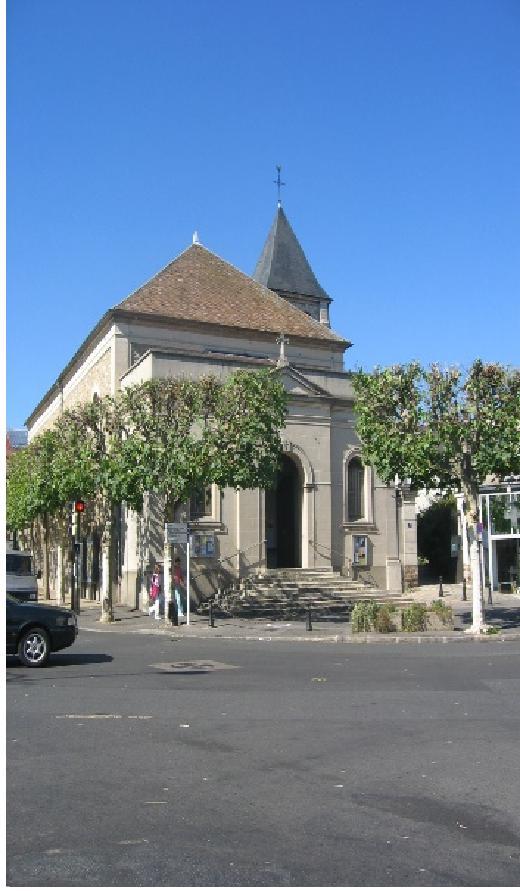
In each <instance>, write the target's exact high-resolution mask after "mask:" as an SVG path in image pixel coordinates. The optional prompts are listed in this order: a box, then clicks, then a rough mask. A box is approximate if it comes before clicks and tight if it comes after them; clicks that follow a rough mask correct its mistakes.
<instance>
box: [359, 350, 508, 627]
mask: <svg viewBox="0 0 520 891" xmlns="http://www.w3.org/2000/svg"><path fill="white" fill-rule="evenodd" d="M354 389H355V393H356V412H357V430H358V433H359V436H360V439H361V442H362V449H363V457H364V460H365V461H366V462H367V463H370V464H373V465H374V466H375V468H376V469H377V472H378V473H379V475H380V477H381V478H382V479H383V480H384V482H385V483H387V484H388V483H391V482H392V481H393V480H394V479H395V477H396V476H398V477H400V478H401V479H406V478H408V479H410V480H411V485H412V487H413V488H415V489H419V488H423V487H424V488H426V489H441V490H445V491H461V492H462V493H463V495H464V512H465V517H466V529H467V534H468V544H469V549H470V556H471V569H472V578H473V630H480V629H481V627H482V609H481V598H480V584H481V580H480V563H479V558H478V546H477V521H478V492H479V486H480V485H481V483H483V482H484V480H485V479H486V477H487V476H489V475H498V476H500V475H503V474H506V473H518V472H519V471H520V371H518V370H514V369H509V368H505V367H503V366H501V365H498V364H484V363H483V362H482V361H480V360H476V361H475V362H474V363H473V365H472V366H471V368H470V369H469V370H468V372H467V373H463V372H462V371H461V370H460V369H458V368H448V369H441V367H440V366H439V365H432V366H431V367H430V368H428V369H424V368H422V367H421V365H420V364H419V363H417V362H412V363H411V364H409V365H397V366H393V367H392V368H386V369H381V368H376V369H375V370H374V371H373V372H372V373H366V372H363V371H360V372H357V373H356V374H355V375H354Z"/></svg>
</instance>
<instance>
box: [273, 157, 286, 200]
mask: <svg viewBox="0 0 520 891" xmlns="http://www.w3.org/2000/svg"><path fill="white" fill-rule="evenodd" d="M281 172H282V168H281V166H280V165H279V164H277V165H276V179H274V180H273V182H274V184H275V186H278V207H281V206H282V196H281V191H280V190H281V188H282V186H285V183H283V182H282V180H281V179H280V174H281Z"/></svg>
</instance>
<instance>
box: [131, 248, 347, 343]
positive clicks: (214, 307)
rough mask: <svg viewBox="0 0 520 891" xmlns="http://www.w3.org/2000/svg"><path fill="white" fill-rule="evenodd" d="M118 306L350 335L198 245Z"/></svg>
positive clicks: (238, 324) (230, 323)
mask: <svg viewBox="0 0 520 891" xmlns="http://www.w3.org/2000/svg"><path fill="white" fill-rule="evenodd" d="M114 308H115V309H116V310H126V311H131V312H136V313H139V314H150V315H154V316H162V317H168V318H171V319H178V320H182V321H194V322H203V323H205V324H212V325H223V326H226V327H232V328H242V329H246V330H248V331H260V332H269V333H273V334H280V332H283V333H284V334H286V335H289V336H290V335H292V336H295V337H302V338H310V339H313V340H322V341H328V342H329V343H336V344H338V345H339V344H345V343H346V341H345V340H344V338H342V337H339V335H337V334H334V332H332V331H331V330H330V329H329V328H327V327H325V325H320V324H319V323H318V322H315V321H314V320H313V319H311V318H310V317H309V316H307V315H306V314H305V313H304V312H302V311H301V310H299V309H296V308H295V307H294V306H291V304H290V303H288V302H287V300H284V299H283V298H281V297H279V296H278V295H277V294H274V293H273V292H272V291H270V290H269V289H268V288H266V287H264V286H263V285H261V284H259V283H258V282H256V281H254V280H253V279H252V278H250V277H249V276H248V275H245V274H244V273H243V272H240V271H239V270H238V269H236V268H235V267H234V266H231V265H230V264H229V263H226V262H225V261H224V260H221V259H220V257H217V256H216V254H213V253H211V251H208V250H207V249H206V248H205V247H203V246H202V245H200V244H193V245H191V246H190V247H189V248H187V250H185V251H184V252H183V253H182V254H180V255H179V256H178V257H177V258H176V259H175V260H173V261H172V262H171V263H170V264H169V265H168V266H166V267H165V268H164V269H163V270H161V272H159V273H157V275H155V276H154V277H153V278H152V279H151V280H150V281H149V282H147V283H146V284H144V285H143V286H142V287H141V288H139V289H138V290H137V291H134V293H133V294H131V295H130V296H129V297H127V298H126V300H123V301H122V303H119V304H118V305H117V306H116V307H114Z"/></svg>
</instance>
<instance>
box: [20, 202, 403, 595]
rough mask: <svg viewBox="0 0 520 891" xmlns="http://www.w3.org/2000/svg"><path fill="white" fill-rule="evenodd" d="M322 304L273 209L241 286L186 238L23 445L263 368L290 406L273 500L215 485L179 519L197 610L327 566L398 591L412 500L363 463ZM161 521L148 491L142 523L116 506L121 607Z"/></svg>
mask: <svg viewBox="0 0 520 891" xmlns="http://www.w3.org/2000/svg"><path fill="white" fill-rule="evenodd" d="M331 302H332V301H331V298H330V297H329V296H328V295H327V294H326V292H325V291H324V290H323V288H322V287H321V285H320V284H319V283H318V281H317V279H316V277H315V275H314V273H313V271H312V269H311V267H310V264H309V262H308V261H307V258H306V256H305V254H304V252H303V250H302V248H301V246H300V244H299V242H298V240H297V238H296V236H295V234H294V232H293V230H292V228H291V226H290V224H289V222H288V220H287V217H286V215H285V212H284V210H283V208H282V207H281V206H280V204H279V205H278V208H277V211H276V214H275V219H274V222H273V225H272V227H271V230H270V232H269V234H268V236H267V239H266V242H265V245H264V248H263V251H262V253H261V256H260V259H259V261H258V263H257V266H256V269H255V271H254V273H253V276H252V277H250V276H248V275H245V274H244V273H242V272H240V271H239V270H238V269H236V268H235V267H234V266H232V265H231V264H229V263H227V262H225V261H224V260H222V259H221V258H219V257H217V256H216V255H215V254H214V253H212V252H211V251H210V250H208V249H207V248H206V247H204V246H202V245H201V244H200V243H199V242H198V239H197V238H196V236H194V241H193V244H191V245H190V246H189V247H188V248H187V249H186V250H185V251H183V253H181V254H180V255H179V256H178V257H177V258H176V259H175V260H173V261H172V262H171V263H169V264H168V265H167V266H166V267H165V268H164V269H163V270H161V271H160V272H159V273H158V274H157V275H155V276H154V277H153V278H152V279H151V280H150V281H148V282H147V283H145V284H144V285H143V286H142V287H140V288H139V289H138V290H136V291H135V292H134V293H133V294H131V295H130V296H129V297H128V298H126V299H125V300H123V301H122V302H121V303H119V304H117V305H116V306H114V307H113V308H112V309H110V310H108V312H106V313H105V315H104V316H103V317H102V318H101V319H100V321H99V322H98V324H97V325H96V326H95V328H94V329H93V330H92V331H91V332H90V334H89V335H88V337H87V338H86V340H85V341H84V342H83V344H82V345H81V347H80V348H79V350H78V351H77V353H76V354H75V355H74V356H73V358H72V359H71V361H70V362H69V363H68V365H67V366H66V368H65V369H64V370H63V372H62V373H61V374H60V375H59V377H58V379H57V380H56V382H55V383H54V384H53V386H52V387H51V388H50V390H49V391H48V393H47V394H46V395H45V396H44V397H43V399H42V400H41V401H40V403H39V404H38V406H37V407H36V408H35V410H34V411H33V412H32V414H31V416H30V417H29V419H28V421H27V425H28V428H29V438H30V439H32V438H33V437H34V436H36V435H37V434H38V433H40V432H42V431H43V430H44V429H46V428H47V427H49V426H52V424H53V423H54V421H55V420H56V418H57V417H58V416H59V414H60V413H61V412H62V411H64V410H65V409H67V408H69V407H71V406H72V405H74V404H76V403H77V402H80V401H84V400H90V399H92V398H93V397H94V396H95V395H96V394H98V395H99V396H103V395H106V394H115V393H116V392H117V391H118V390H119V389H121V388H124V387H127V386H131V385H132V384H134V383H137V382H141V381H144V380H148V379H150V378H165V377H170V376H175V377H176V376H184V377H190V378H197V377H200V376H202V375H207V374H212V375H215V376H217V377H218V378H220V379H224V378H225V377H226V376H227V375H229V374H231V373H232V372H233V371H235V370H237V369H259V368H265V367H267V368H272V369H273V370H275V372H276V373H277V374H279V375H280V376H281V379H282V381H283V384H284V386H285V388H286V390H287V392H288V395H289V400H288V417H287V422H286V426H285V429H284V431H283V437H282V438H283V463H282V467H281V470H280V472H279V475H278V481H277V485H276V488H275V489H274V490H273V491H268V492H264V491H259V490H244V491H236V490H233V489H224V490H222V491H220V490H218V489H217V487H216V486H212V487H209V488H208V489H207V490H205V491H204V492H198V493H194V495H193V498H192V499H191V501H190V503H189V504H188V505H185V506H184V507H183V508H182V510H181V511H180V513H179V518H182V519H184V517H185V518H186V519H187V520H188V521H189V522H190V528H191V531H192V534H193V550H192V558H193V559H192V565H191V572H192V581H193V589H192V590H193V595H194V600H195V601H197V600H200V599H204V598H205V597H207V596H208V595H210V594H211V593H213V592H214V591H215V590H216V589H217V587H226V586H227V585H229V584H230V583H232V582H236V581H237V580H238V579H243V578H244V577H245V576H248V575H254V574H255V573H256V572H258V571H263V570H265V569H266V568H271V569H277V568H278V569H280V568H288V567H290V568H301V570H302V572H305V570H310V569H315V568H320V569H321V568H334V569H337V570H340V571H341V572H342V573H343V574H344V575H347V576H351V577H361V578H366V579H367V581H369V582H370V583H372V584H376V585H378V586H379V587H381V588H382V589H387V590H393V591H396V590H400V589H401V584H402V582H403V581H404V583H405V584H406V583H414V582H415V581H416V579H417V548H416V528H415V511H414V499H413V494H410V495H407V494H406V493H405V494H400V493H399V492H398V491H397V490H396V489H395V488H394V487H392V486H390V487H389V486H386V485H384V484H383V483H382V482H381V481H380V480H379V479H378V477H377V474H376V473H375V472H374V471H373V469H372V468H371V467H365V466H364V465H363V463H362V461H361V452H360V443H359V440H358V437H357V435H356V430H355V409H354V392H353V386H352V379H351V375H350V373H349V372H348V371H345V370H344V367H343V362H344V353H345V351H346V350H347V349H348V347H349V346H350V343H349V342H348V341H347V340H345V339H343V338H342V337H340V336H339V335H338V334H336V333H335V332H334V331H333V330H332V329H331V327H330V318H329V308H330V304H331ZM160 516H161V512H160V509H159V507H158V505H157V502H156V499H155V498H154V496H153V493H150V496H149V497H148V498H147V500H146V505H145V509H144V511H143V514H142V515H139V516H138V515H136V514H135V513H133V512H132V511H128V510H125V507H124V505H123V506H122V509H121V512H120V524H119V525H120V529H119V547H118V576H119V599H120V601H121V602H123V603H127V604H130V605H141V606H142V604H143V601H144V594H145V589H146V583H147V577H148V576H147V573H148V572H149V571H150V568H151V567H152V566H153V564H154V563H155V562H156V561H157V562H161V561H162V557H163V531H162V527H161V523H160V519H159V518H160ZM97 596H99V593H98V595H97Z"/></svg>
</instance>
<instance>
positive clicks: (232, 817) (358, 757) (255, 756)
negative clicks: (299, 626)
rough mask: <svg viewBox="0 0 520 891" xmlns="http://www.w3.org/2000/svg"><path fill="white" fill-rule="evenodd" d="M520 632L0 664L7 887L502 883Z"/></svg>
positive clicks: (515, 827)
mask: <svg viewBox="0 0 520 891" xmlns="http://www.w3.org/2000/svg"><path fill="white" fill-rule="evenodd" d="M519 677H520V642H518V641H511V642H505V643H500V642H498V641H491V640H486V641H483V642H482V643H480V642H471V641H468V642H463V643H455V644H444V645H442V644H438V645H437V644H427V645H424V644H422V645H419V644H409V643H408V644H404V645H395V644H393V645H390V644H389V645H386V644H378V645H377V646H374V645H370V644H367V645H359V644H358V645H356V646H354V645H346V644H323V643H321V644H320V643H310V642H309V643H295V642H287V641H286V642H283V641H275V642H268V641H237V642H234V641H222V640H221V641H218V640H215V641H208V640H204V641H197V640H184V641H174V640H171V639H170V638H169V637H158V636H150V635H136V634H133V635H132V634H117V633H110V632H109V633H103V634H96V633H94V632H84V633H82V634H81V635H80V638H79V640H78V642H77V643H76V644H75V645H74V647H72V648H71V649H70V650H66V651H64V652H63V653H60V654H56V655H55V656H54V657H53V659H52V662H51V664H50V665H49V666H48V667H47V668H45V669H40V670H29V669H24V668H22V667H21V666H19V665H18V663H17V662H16V660H14V659H11V658H8V660H7V792H8V803H7V830H8V831H7V835H8V842H7V881H8V884H9V885H33V886H34V885H60V886H64V885H65V886H67V885H69V886H70V885H81V886H91V885H101V886H104V885H130V886H133V885H141V886H143V885H144V886H157V885H170V886H183V885H221V886H222V885H223V886H240V885H257V886H284V885H300V886H301V885H339V886H348V885H369V886H374V885H411V886H421V885H425V886H431V885H502V886H504V885H506V886H509V885H517V884H518V883H519V880H520V808H519V793H520V750H519V741H520V683H519Z"/></svg>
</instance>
